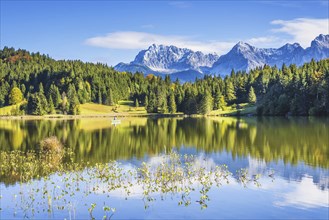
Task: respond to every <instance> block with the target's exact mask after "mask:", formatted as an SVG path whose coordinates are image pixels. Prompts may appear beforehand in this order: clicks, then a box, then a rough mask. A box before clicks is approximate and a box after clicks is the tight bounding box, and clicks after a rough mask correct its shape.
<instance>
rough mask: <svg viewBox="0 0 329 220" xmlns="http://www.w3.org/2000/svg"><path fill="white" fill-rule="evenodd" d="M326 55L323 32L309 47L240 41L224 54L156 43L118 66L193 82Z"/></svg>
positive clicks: (327, 39)
mask: <svg viewBox="0 0 329 220" xmlns="http://www.w3.org/2000/svg"><path fill="white" fill-rule="evenodd" d="M326 58H329V35H323V34H320V35H319V36H317V37H316V38H315V39H314V40H313V41H312V42H311V46H310V47H308V48H306V49H304V48H303V47H301V46H300V44H298V43H294V44H285V45H284V46H282V47H280V48H256V47H254V46H252V45H250V44H248V43H244V42H241V41H240V42H238V43H237V44H236V45H235V46H234V47H233V48H232V49H231V50H230V51H229V52H228V53H227V54H224V55H222V56H218V55H217V54H216V53H211V54H204V53H202V52H200V51H197V52H194V51H192V50H190V49H187V48H178V47H176V46H173V45H171V46H165V45H156V44H153V45H151V46H150V47H149V48H148V49H147V50H142V51H140V52H139V53H138V54H137V56H136V57H135V59H134V61H132V62H130V63H119V64H117V65H116V66H115V67H114V69H116V70H118V71H125V72H132V73H135V72H142V73H144V74H155V75H158V76H164V75H166V74H170V76H171V78H172V79H176V78H178V79H180V80H181V81H191V80H195V78H201V77H203V75H204V74H210V75H221V76H225V75H227V74H229V73H230V72H231V71H232V69H234V70H235V71H250V70H252V69H255V68H257V67H261V66H264V65H265V64H267V65H270V66H274V65H276V66H278V67H281V66H282V64H283V63H285V64H286V65H290V64H296V65H297V66H301V65H303V64H304V63H306V62H309V61H311V59H314V60H322V59H326Z"/></svg>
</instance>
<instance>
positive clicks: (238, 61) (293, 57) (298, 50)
mask: <svg viewBox="0 0 329 220" xmlns="http://www.w3.org/2000/svg"><path fill="white" fill-rule="evenodd" d="M325 58H329V35H322V34H321V35H319V36H318V37H316V38H315V39H314V40H313V41H312V42H311V47H308V48H306V49H304V48H302V47H301V46H300V45H299V44H298V43H294V44H286V45H284V46H282V47H280V48H278V49H274V48H269V49H262V48H255V47H253V46H251V45H249V44H247V43H243V42H239V43H237V44H236V45H235V46H234V47H233V48H232V49H231V51H229V52H228V53H227V54H225V55H222V56H220V57H219V59H218V60H217V61H216V62H215V63H214V65H213V66H212V68H211V69H209V72H208V73H209V74H213V75H218V74H221V75H226V74H229V73H230V72H231V71H232V69H234V70H235V71H239V70H240V71H249V70H251V69H255V68H256V67H261V66H264V65H265V64H267V65H270V66H274V65H276V66H278V67H281V66H282V64H283V63H285V64H286V65H290V64H296V65H297V66H301V65H303V64H304V63H306V62H310V61H311V60H312V59H314V60H322V59H325Z"/></svg>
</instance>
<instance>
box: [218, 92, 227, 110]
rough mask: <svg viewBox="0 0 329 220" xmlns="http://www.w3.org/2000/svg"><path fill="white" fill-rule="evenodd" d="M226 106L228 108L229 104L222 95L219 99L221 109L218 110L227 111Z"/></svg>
mask: <svg viewBox="0 0 329 220" xmlns="http://www.w3.org/2000/svg"><path fill="white" fill-rule="evenodd" d="M226 106H227V103H226V102H225V98H224V96H223V95H221V96H220V98H219V108H218V109H221V110H225V107H226Z"/></svg>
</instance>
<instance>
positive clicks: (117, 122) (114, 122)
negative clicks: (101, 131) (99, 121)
mask: <svg viewBox="0 0 329 220" xmlns="http://www.w3.org/2000/svg"><path fill="white" fill-rule="evenodd" d="M118 124H121V120H120V119H117V118H116V117H114V119H113V120H112V125H118Z"/></svg>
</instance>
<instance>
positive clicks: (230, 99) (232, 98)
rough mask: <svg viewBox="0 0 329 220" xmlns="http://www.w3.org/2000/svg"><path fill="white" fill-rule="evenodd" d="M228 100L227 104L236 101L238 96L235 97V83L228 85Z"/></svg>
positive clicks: (228, 83)
mask: <svg viewBox="0 0 329 220" xmlns="http://www.w3.org/2000/svg"><path fill="white" fill-rule="evenodd" d="M226 99H227V102H229V103H231V104H232V103H234V102H235V100H236V96H235V89H234V86H233V83H232V82H231V81H228V82H227V83H226Z"/></svg>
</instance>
